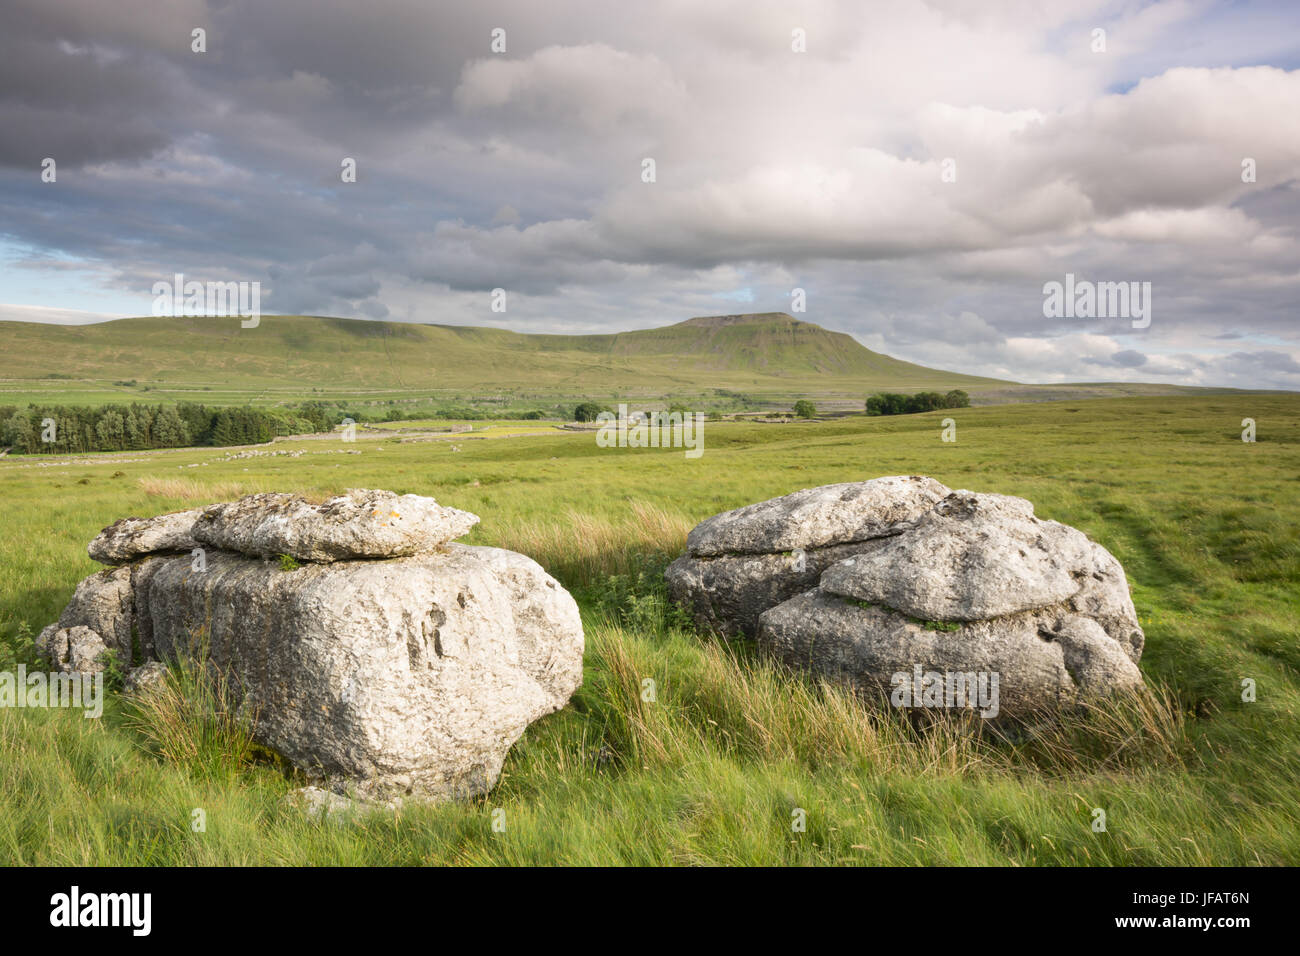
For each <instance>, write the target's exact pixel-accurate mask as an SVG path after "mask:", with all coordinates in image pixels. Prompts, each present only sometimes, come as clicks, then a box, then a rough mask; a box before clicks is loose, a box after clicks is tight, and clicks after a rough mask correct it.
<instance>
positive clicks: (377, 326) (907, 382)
mask: <svg viewBox="0 0 1300 956" xmlns="http://www.w3.org/2000/svg"><path fill="white" fill-rule="evenodd" d="M0 349H3V352H4V355H5V368H4V372H3V375H4V378H5V379H6V384H7V386H8V387H9V390H10V391H11V392H13V391H20V392H26V391H40V392H44V391H46V390H49V389H53V390H57V391H69V390H71V391H75V390H76V389H75V388H74V387H73V384H72V383H81V384H82V385H84V386H86V387H87V388H89V389H90V390H91V391H94V390H97V389H98V388H101V387H102V388H107V389H109V390H110V391H115V392H117V393H122V394H125V395H126V397H139V396H138V394H136V390H138V389H139V388H141V387H143V386H149V387H150V388H151V391H162V392H166V393H170V392H173V391H185V390H192V389H201V390H203V391H216V392H218V393H222V392H231V391H235V392H259V391H263V390H265V391H267V392H268V393H276V392H281V391H283V390H294V391H298V392H301V391H303V390H304V389H311V388H315V389H318V390H323V391H328V392H354V393H374V392H409V391H412V390H415V391H419V392H451V393H466V392H480V393H481V392H493V391H508V392H518V391H520V390H525V391H530V392H533V393H537V394H555V395H565V396H569V395H614V394H625V395H643V394H665V393H679V392H681V393H689V392H701V391H706V390H712V389H718V388H721V389H733V390H743V391H745V392H747V393H756V394H762V395H768V396H774V395H775V396H779V395H796V394H802V393H805V392H814V393H817V394H823V395H833V394H839V395H844V396H861V395H862V394H863V392H864V391H870V390H884V389H893V390H903V391H913V390H918V389H948V388H968V389H969V388H972V387H978V386H996V385H1006V384H1009V383H1004V382H999V381H997V380H995V379H987V378H980V377H977V376H971V375H962V374H959V373H956V372H947V371H941V370H938V369H931V368H926V367H925V366H922V365H915V364H912V363H910V362H904V361H900V360H899V359H895V358H891V357H890V356H888V355H882V354H880V353H878V352H873V351H871V350H870V349H868V348H865V347H864V346H863V345H861V344H860V343H858V342H857V341H856V340H854V339H853V338H852V337H851V336H849V335H846V334H844V333H842V332H832V331H830V330H828V329H824V328H822V327H821V326H819V325H815V324H813V323H811V322H803V321H800V320H798V319H795V318H792V317H791V316H789V315H785V314H784V313H779V312H777V313H763V314H756V315H727V316H705V317H699V318H693V319H688V320H686V321H684V322H679V323H677V324H676V325H670V326H666V327H664V328H656V329H643V330H639V331H632V332H617V333H610V334H603V335H550V334H526V333H521V332H512V331H509V330H506V329H495V328H482V327H474V326H456V325H416V324H407V323H398V322H373V321H365V320H358V319H339V318H329V317H320V316H301V315H296V316H264V317H263V318H262V320H261V323H260V325H258V326H257V327H256V328H252V329H244V328H241V327H240V324H239V320H238V319H236V318H203V317H195V318H168V317H146V318H131V319H118V320H115V321H112V322H103V323H98V324H95V325H80V326H66V325H42V324H36V323H26V322H0ZM115 382H116V383H124V382H125V383H133V384H128V385H122V384H118V385H114V384H113V383H115ZM124 389H125V390H127V392H126V393H124V392H123V390H124Z"/></svg>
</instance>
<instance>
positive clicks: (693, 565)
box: [666, 475, 948, 636]
mask: <svg viewBox="0 0 1300 956" xmlns="http://www.w3.org/2000/svg"><path fill="white" fill-rule="evenodd" d="M947 494H948V489H947V488H946V487H944V486H943V485H941V484H940V483H939V482H937V481H935V480H934V479H932V478H923V477H920V476H916V475H911V476H896V477H888V478H876V479H874V480H873V481H863V482H851V483H847V484H838V485H824V486H822V487H820V488H808V489H805V490H803V491H797V492H795V493H794V494H790V495H785V496H784V497H781V498H773V499H771V500H770V501H762V502H759V503H757V504H753V505H747V506H746V507H743V508H737V509H735V510H734V511H727V512H724V513H723V514H720V515H714V516H713V517H712V518H709V519H707V520H705V521H702V522H701V523H700V524H699V525H697V526H696V527H695V528H694V529H693V530H692V531H691V532H690V534H689V535H687V538H686V546H687V553H686V554H685V555H683V556H682V557H680V558H678V559H677V560H676V561H674V562H673V563H672V565H671V566H670V567H669V568H668V571H667V575H666V576H667V581H668V588H669V592H670V594H671V595H672V596H673V598H674V599H675V600H676V601H677V602H678V603H679V604H681V605H682V606H683V607H686V608H687V609H689V610H690V611H691V613H692V615H693V616H694V618H695V620H696V622H697V623H698V624H699V625H700V626H701V627H705V628H708V629H710V630H715V631H718V632H720V633H722V634H725V635H729V636H734V635H741V634H745V635H753V634H755V633H756V632H757V629H758V617H759V615H760V614H762V613H763V612H764V611H766V610H767V609H768V608H771V607H775V606H776V605H778V604H780V603H781V602H782V601H785V600H788V599H789V598H792V597H794V596H795V595H796V594H799V593H801V592H803V591H805V590H807V589H808V588H810V587H813V586H814V585H816V583H817V581H818V580H819V579H820V577H821V574H822V572H823V571H824V570H826V569H827V568H828V567H830V566H831V565H833V564H834V563H835V562H837V561H839V560H841V559H843V558H845V557H848V556H850V555H853V554H856V553H857V552H858V551H860V550H861V549H862V548H863V547H865V546H866V544H867V543H868V542H870V541H873V540H877V539H879V538H882V537H887V536H890V535H893V534H897V533H898V531H899V530H900V529H901V528H902V527H904V526H906V525H907V524H909V523H910V522H912V521H914V520H916V519H917V518H919V517H920V516H921V515H923V514H925V513H926V512H927V511H928V510H929V509H930V508H932V507H933V506H934V505H935V504H936V503H937V502H938V501H940V500H942V498H943V497H944V496H945V495H947Z"/></svg>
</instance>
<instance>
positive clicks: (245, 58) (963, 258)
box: [0, 0, 1300, 387]
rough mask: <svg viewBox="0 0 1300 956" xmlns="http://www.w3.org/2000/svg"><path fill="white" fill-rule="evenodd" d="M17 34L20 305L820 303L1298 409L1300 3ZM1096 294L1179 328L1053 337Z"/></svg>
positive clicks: (12, 113)
mask: <svg viewBox="0 0 1300 956" xmlns="http://www.w3.org/2000/svg"><path fill="white" fill-rule="evenodd" d="M9 6H10V8H11V9H10V10H9V11H8V12H7V16H6V24H5V31H4V33H3V35H0V124H3V127H4V128H5V130H6V135H5V136H4V137H0V196H2V197H3V205H4V209H5V216H4V219H3V221H2V222H0V232H3V236H0V239H3V240H4V241H5V242H6V243H7V245H8V246H10V247H12V248H17V249H25V250H28V252H27V253H26V254H25V256H26V258H24V257H23V255H19V256H18V257H17V258H16V259H14V260H13V261H11V262H9V263H8V266H9V267H10V268H7V269H6V270H5V273H4V274H3V275H0V301H5V300H9V301H23V302H32V301H43V302H46V303H47V304H48V306H49V308H51V309H58V308H65V309H67V308H73V307H74V306H75V307H77V308H81V307H83V306H84V305H85V304H86V303H85V298H84V296H85V295H86V294H87V293H86V290H85V289H82V290H80V291H79V292H78V296H77V297H76V298H73V297H72V296H71V294H70V293H69V291H68V289H69V286H68V285H67V283H66V282H61V281H60V279H59V277H58V275H56V273H55V271H54V270H51V269H44V270H42V269H35V268H22V266H23V265H32V264H34V263H36V262H38V261H42V260H44V259H49V258H50V257H52V256H58V257H64V258H66V259H67V260H68V261H73V262H77V263H80V264H83V268H84V270H85V271H86V272H88V273H93V275H94V276H95V279H94V281H95V282H96V283H98V284H100V285H101V286H102V287H104V288H105V290H106V293H107V294H108V295H111V296H112V297H113V301H114V302H120V301H126V300H127V299H129V298H130V297H132V296H138V295H142V294H144V292H145V291H147V290H148V288H149V287H150V285H151V284H152V282H153V281H156V280H157V279H158V278H160V277H165V276H168V275H170V274H172V273H173V272H177V271H182V272H185V273H187V274H192V275H195V276H202V277H204V278H211V279H226V278H229V279H240V280H260V281H262V282H263V283H264V286H265V287H266V295H265V299H264V305H265V306H266V307H268V308H273V309H276V310H281V311H285V312H316V313H336V314H342V315H350V316H357V317H365V318H379V317H387V318H393V319H397V320H401V321H444V322H460V323H474V324H505V325H508V326H512V327H517V328H522V329H529V330H553V331H595V330H610V329H619V328H631V327H647V326H652V325H661V324H664V323H667V322H671V321H678V320H680V319H682V318H685V317H687V316H689V315H692V314H702V313H707V312H716V311H720V310H721V309H720V306H719V303H720V302H722V303H725V302H726V301H727V299H726V298H725V297H726V296H736V295H738V294H739V292H738V290H743V294H744V296H745V297H747V298H746V301H750V300H752V302H753V306H752V307H753V308H754V309H755V310H759V309H788V308H789V303H790V301H791V299H790V296H791V292H792V290H793V289H794V288H795V287H799V288H802V289H804V290H805V292H806V293H807V296H808V300H809V303H810V307H809V312H808V314H807V315H806V316H805V317H806V318H808V319H810V320H812V321H817V322H819V323H821V324H823V325H826V326H828V327H831V328H836V329H843V330H846V331H849V332H851V333H853V334H855V335H857V336H858V337H859V338H860V339H861V340H862V341H863V342H864V343H867V344H869V345H871V346H872V347H874V348H878V349H880V350H881V351H885V352H888V353H891V354H897V355H899V356H900V357H903V358H908V359H911V360H913V361H921V362H926V363H929V364H935V365H941V366H945V367H950V368H957V369H961V370H968V371H973V372H981V373H983V374H991V375H998V376H1000V377H1010V378H1017V379H1023V380H1043V381H1069V380H1081V379H1090V378H1091V379H1097V378H1114V377H1121V378H1122V379H1123V380H1134V381H1135V380H1140V379H1143V378H1145V379H1154V380H1160V381H1177V382H1185V383H1188V384H1213V383H1215V382H1222V383H1225V384H1227V383H1240V384H1268V385H1271V386H1274V387H1290V386H1291V385H1293V384H1294V382H1295V370H1294V368H1292V364H1289V363H1294V362H1295V356H1296V355H1297V354H1300V328H1297V325H1296V323H1295V303H1296V302H1297V301H1300V272H1297V269H1296V266H1295V263H1296V262H1297V261H1300V245H1298V244H1297V242H1298V238H1297V229H1296V227H1297V223H1300V126H1297V124H1295V123H1293V122H1288V120H1289V118H1290V116H1291V114H1292V113H1293V112H1294V108H1295V103H1297V102H1300V70H1295V69H1286V67H1287V66H1294V53H1293V51H1292V50H1291V48H1290V47H1289V46H1288V45H1287V43H1286V42H1285V39H1284V38H1285V37H1286V36H1288V35H1291V36H1294V33H1295V28H1296V27H1297V26H1298V25H1300V12H1297V11H1296V10H1295V9H1294V8H1290V7H1286V6H1278V5H1274V4H1267V3H1246V4H1242V5H1239V6H1238V7H1236V8H1233V9H1232V10H1231V11H1228V10H1225V9H1220V8H1218V7H1216V6H1214V5H1209V4H1203V3H1192V2H1158V3H1151V4H1142V5H1138V4H1129V3H1122V2H1110V0H1086V2H1083V3H1077V2H1049V3H1041V4H1007V5H988V6H980V7H979V8H976V7H974V6H972V5H969V4H963V3H955V2H954V3H950V2H947V0H931V2H922V0H891V2H889V3H885V4H857V3H852V2H848V0H844V2H831V0H827V2H819V3H815V4H808V5H805V6H802V7H797V8H792V7H790V6H789V5H788V4H786V3H782V2H777V0H752V2H742V0H719V2H717V3H710V4H699V3H688V2H685V0H671V2H665V3H663V4H660V5H656V6H654V7H647V8H644V9H643V8H640V7H634V8H626V9H624V8H620V9H618V10H615V9H614V8H604V7H600V6H598V5H593V4H591V3H589V2H579V0H555V2H553V3H548V4H546V5H545V6H544V7H542V6H539V5H537V4H534V3H526V2H523V0H507V2H501V3H495V4H493V5H492V6H491V7H490V8H489V7H473V6H466V5H464V4H456V3H450V2H448V3H427V2H416V0H374V2H372V3H369V4H366V5H364V6H362V7H358V6H357V5H355V4H353V3H350V2H347V0H282V2H277V3H276V4H266V3H261V2H256V0H226V2H220V3H218V2H215V0H214V2H204V0H177V2H176V3H169V4H166V5H163V6H162V7H159V6H158V5H156V4H152V3H147V2H145V0H122V2H121V3H117V4H114V5H113V8H112V10H111V11H110V10H109V9H108V8H107V7H105V5H104V4H102V3H101V2H99V0H13V2H11V4H10V5H9ZM1098 25H1100V26H1103V27H1104V28H1105V29H1106V30H1107V37H1108V44H1107V51H1106V52H1105V53H1104V54H1096V53H1093V52H1092V50H1091V49H1090V43H1091V36H1092V30H1093V28H1094V27H1096V26H1098ZM198 26H202V27H204V28H205V29H207V30H208V51H207V52H206V53H204V54H196V53H193V52H192V51H191V50H190V44H189V37H190V31H191V30H192V29H193V28H195V27H198ZM496 27H502V28H504V29H505V30H506V31H507V36H508V46H507V50H508V52H507V53H505V54H500V55H498V54H494V53H493V52H492V51H491V49H490V46H489V44H490V40H491V31H492V30H493V29H494V28H496ZM796 28H797V29H800V30H803V31H804V33H805V35H806V37H807V52H806V53H796V52H794V51H793V50H792V48H791V35H792V31H793V30H795V29H796ZM1270 64H1271V65H1270ZM46 156H53V157H55V158H56V159H57V161H58V169H59V176H58V181H57V183H43V182H42V181H41V180H40V176H39V168H40V162H41V159H42V158H44V157H46ZM345 157H348V158H353V159H355V160H356V163H357V168H358V177H357V182H355V183H344V182H343V181H342V180H341V177H340V164H341V162H342V160H343V159H344V158H345ZM647 157H650V158H653V159H654V160H655V164H656V173H657V175H656V180H655V181H654V182H653V183H647V182H643V181H642V177H641V172H642V161H643V160H644V159H645V158H647ZM1247 159H1249V160H1252V161H1253V165H1254V169H1255V173H1256V175H1255V181H1253V182H1249V181H1243V176H1242V170H1243V166H1242V164H1243V160H1247ZM953 174H955V175H953ZM1067 272H1072V273H1074V274H1075V275H1077V276H1080V277H1086V278H1089V279H1091V280H1093V281H1143V282H1151V284H1152V288H1153V295H1154V302H1155V306H1154V310H1153V319H1152V323H1151V326H1150V328H1149V329H1146V330H1141V331H1140V332H1139V331H1137V330H1134V329H1132V328H1131V326H1130V324H1129V323H1128V322H1126V321H1114V320H1107V319H1078V320H1069V321H1066V320H1058V321H1048V320H1045V319H1044V318H1043V315H1042V291H1041V290H1042V286H1043V284H1044V283H1045V282H1047V281H1052V280H1059V279H1060V278H1061V277H1062V276H1063V275H1065V274H1066V273H1067ZM498 287H500V288H505V289H507V290H508V291H509V292H510V311H509V312H508V313H507V314H506V315H504V316H503V315H500V314H497V313H492V312H490V311H489V310H488V309H487V308H486V303H487V301H488V293H489V292H490V290H491V289H494V288H498ZM746 307H747V308H748V307H750V306H748V305H747V306H746ZM23 314H26V315H42V314H44V315H50V316H53V315H54V314H55V313H53V312H50V313H40V312H37V313H32V312H24V313H23ZM1229 335H1231V336H1235V338H1232V339H1228V338H1227V336H1229ZM1229 347H1231V348H1233V349H1235V351H1231V352H1228V351H1225V348H1229Z"/></svg>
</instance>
